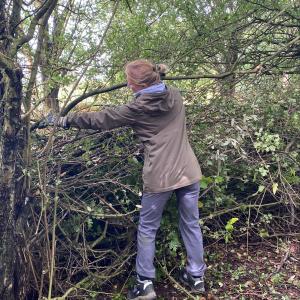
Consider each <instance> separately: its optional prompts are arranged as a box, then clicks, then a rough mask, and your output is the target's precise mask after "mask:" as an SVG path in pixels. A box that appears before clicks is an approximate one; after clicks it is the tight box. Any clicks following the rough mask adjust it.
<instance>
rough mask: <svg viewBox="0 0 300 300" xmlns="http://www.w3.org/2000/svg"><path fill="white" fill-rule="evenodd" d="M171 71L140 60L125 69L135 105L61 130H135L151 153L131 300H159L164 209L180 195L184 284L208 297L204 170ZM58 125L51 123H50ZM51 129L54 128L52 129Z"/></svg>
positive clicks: (84, 116) (70, 119)
mask: <svg viewBox="0 0 300 300" xmlns="http://www.w3.org/2000/svg"><path fill="white" fill-rule="evenodd" d="M165 72H166V66H165V65H154V64H152V63H151V62H149V61H147V60H136V61H132V62H130V63H128V64H127V65H126V67H125V73H126V77H127V83H128V87H129V88H130V89H131V90H132V91H133V92H134V99H133V101H132V102H130V103H128V104H125V105H121V106H119V107H117V109H112V108H108V109H104V110H102V111H100V112H84V113H76V114H70V115H68V116H66V117H61V118H59V119H58V120H57V124H58V126H62V127H65V128H66V127H69V126H74V127H79V128H86V129H97V130H99V129H100V130H109V129H112V128H116V127H121V126H130V127H132V128H133V130H134V131H135V133H136V135H137V136H138V137H139V139H140V140H141V141H142V143H143V145H144V148H145V160H144V161H145V163H144V168H143V183H144V187H143V196H142V199H141V202H142V203H141V204H142V208H141V211H140V221H139V226H138V233H137V257H136V273H137V278H136V285H135V286H134V288H133V289H132V290H130V291H129V292H128V299H156V293H155V291H154V288H153V279H154V278H155V268H154V265H153V260H154V254H155V236H156V232H157V230H158V228H159V225H160V221H161V217H162V212H163V209H164V207H165V205H166V203H167V201H168V199H169V198H170V196H171V195H172V193H173V192H175V194H176V197H177V201H178V209H179V228H180V232H181V235H182V238H183V241H184V244H185V247H186V251H187V266H186V268H185V269H184V270H183V271H182V274H181V277H180V279H181V281H182V282H183V283H184V284H186V285H188V286H189V287H190V288H191V290H192V291H193V292H196V293H197V292H198V293H200V292H204V281H203V275H204V271H205V269H206V266H205V263H204V261H203V243H202V234H201V230H200V227H199V211H198V198H199V180H200V178H201V170H200V167H199V164H198V161H197V159H196V157H195V155H194V152H193V150H192V148H191V146H190V144H189V142H188V138H187V133H186V124H185V109H184V105H183V102H182V98H181V95H180V93H179V91H178V90H177V89H176V88H173V87H169V86H166V85H165V84H164V83H162V82H161V80H160V76H161V74H164V73H165ZM53 121H54V120H50V122H49V119H48V122H49V123H51V122H52V123H53ZM49 123H48V125H49Z"/></svg>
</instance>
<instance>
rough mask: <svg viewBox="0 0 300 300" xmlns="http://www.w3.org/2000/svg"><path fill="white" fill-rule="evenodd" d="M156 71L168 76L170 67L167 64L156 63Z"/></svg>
mask: <svg viewBox="0 0 300 300" xmlns="http://www.w3.org/2000/svg"><path fill="white" fill-rule="evenodd" d="M155 66H156V68H155V69H156V72H157V73H159V75H160V77H164V76H166V73H167V72H168V67H167V66H166V65H165V64H156V65H155Z"/></svg>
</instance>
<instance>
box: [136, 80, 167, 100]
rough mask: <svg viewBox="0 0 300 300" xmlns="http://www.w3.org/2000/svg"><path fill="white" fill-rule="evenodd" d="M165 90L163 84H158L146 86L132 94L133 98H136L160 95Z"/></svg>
mask: <svg viewBox="0 0 300 300" xmlns="http://www.w3.org/2000/svg"><path fill="white" fill-rule="evenodd" d="M165 89H166V85H165V84H164V83H163V82H159V83H157V84H154V85H151V86H148V87H146V88H144V89H142V90H140V91H138V92H136V93H134V96H135V97H138V96H140V95H143V94H153V93H161V92H163V91H164V90H165Z"/></svg>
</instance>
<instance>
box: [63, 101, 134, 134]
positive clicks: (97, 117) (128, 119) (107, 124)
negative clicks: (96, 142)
mask: <svg viewBox="0 0 300 300" xmlns="http://www.w3.org/2000/svg"><path fill="white" fill-rule="evenodd" d="M138 114H139V112H138V108H137V107H136V106H135V105H134V103H130V104H125V105H121V106H118V107H116V108H106V109H104V110H102V111H99V112H83V113H73V114H69V115H67V116H66V117H64V118H66V119H65V120H64V121H65V123H66V125H67V127H77V128H82V129H95V130H109V129H113V128H117V127H122V126H127V125H131V124H133V123H135V122H136V118H137V115H138Z"/></svg>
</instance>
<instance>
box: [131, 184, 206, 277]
mask: <svg viewBox="0 0 300 300" xmlns="http://www.w3.org/2000/svg"><path fill="white" fill-rule="evenodd" d="M199 190H200V188H199V183H198V182H197V183H194V184H192V185H189V186H185V187H182V188H179V189H177V190H175V193H176V198H177V202H178V209H179V229H180V233H181V236H182V239H183V242H184V245H185V248H186V252H187V266H186V270H187V271H188V272H189V273H190V274H191V275H193V276H203V274H204V271H205V269H206V265H205V263H204V260H203V241H202V233H201V229H200V226H199V209H198V198H199ZM172 193H173V191H167V192H162V193H144V194H143V196H142V203H141V204H142V208H141V211H140V221H139V226H138V234H137V244H138V245H137V248H138V250H137V258H136V272H137V273H138V274H139V275H141V276H145V277H149V278H155V268H154V265H153V260H154V254H155V236H156V232H157V230H158V228H159V225H160V221H161V217H162V213H163V210H164V207H165V205H166V203H167V201H168V199H169V198H170V197H171V195H172Z"/></svg>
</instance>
